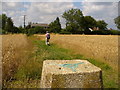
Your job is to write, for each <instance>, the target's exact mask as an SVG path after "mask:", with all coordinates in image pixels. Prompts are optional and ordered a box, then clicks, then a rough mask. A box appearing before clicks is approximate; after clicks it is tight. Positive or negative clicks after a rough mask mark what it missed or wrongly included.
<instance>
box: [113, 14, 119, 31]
mask: <svg viewBox="0 0 120 90" xmlns="http://www.w3.org/2000/svg"><path fill="white" fill-rule="evenodd" d="M114 21H115V24H116V26H117V28H118V29H120V16H118V17H117V18H115V19H114Z"/></svg>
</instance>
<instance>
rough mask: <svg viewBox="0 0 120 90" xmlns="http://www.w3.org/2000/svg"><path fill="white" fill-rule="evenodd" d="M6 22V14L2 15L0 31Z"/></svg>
mask: <svg viewBox="0 0 120 90" xmlns="http://www.w3.org/2000/svg"><path fill="white" fill-rule="evenodd" d="M6 21H7V16H6V14H2V29H3V30H4V29H5V26H6Z"/></svg>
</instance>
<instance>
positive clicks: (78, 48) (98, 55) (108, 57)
mask: <svg viewBox="0 0 120 90" xmlns="http://www.w3.org/2000/svg"><path fill="white" fill-rule="evenodd" d="M50 41H51V43H56V44H58V45H60V46H62V47H63V48H68V49H72V50H73V51H74V53H78V54H82V55H85V56H86V57H89V58H94V59H98V60H102V61H103V62H105V63H108V64H110V65H111V66H112V67H113V68H117V66H118V36H112V35H51V40H50Z"/></svg>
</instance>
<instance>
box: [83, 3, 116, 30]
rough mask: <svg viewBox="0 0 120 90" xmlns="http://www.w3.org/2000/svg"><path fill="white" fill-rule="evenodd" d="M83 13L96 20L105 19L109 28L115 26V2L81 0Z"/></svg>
mask: <svg viewBox="0 0 120 90" xmlns="http://www.w3.org/2000/svg"><path fill="white" fill-rule="evenodd" d="M82 4H83V13H84V15H90V16H93V17H94V18H96V19H97V20H101V19H103V20H105V21H106V22H107V23H108V24H109V25H108V27H109V28H115V29H116V26H115V24H114V18H116V17H117V16H118V3H117V2H83V3H82Z"/></svg>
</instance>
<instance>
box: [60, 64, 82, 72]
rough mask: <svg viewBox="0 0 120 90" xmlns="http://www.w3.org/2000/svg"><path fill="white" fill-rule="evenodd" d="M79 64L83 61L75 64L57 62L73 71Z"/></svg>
mask: <svg viewBox="0 0 120 90" xmlns="http://www.w3.org/2000/svg"><path fill="white" fill-rule="evenodd" d="M79 64H83V62H80V63H76V64H59V66H61V67H66V68H70V69H71V70H72V71H73V72H76V68H77V67H78V65H79Z"/></svg>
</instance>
